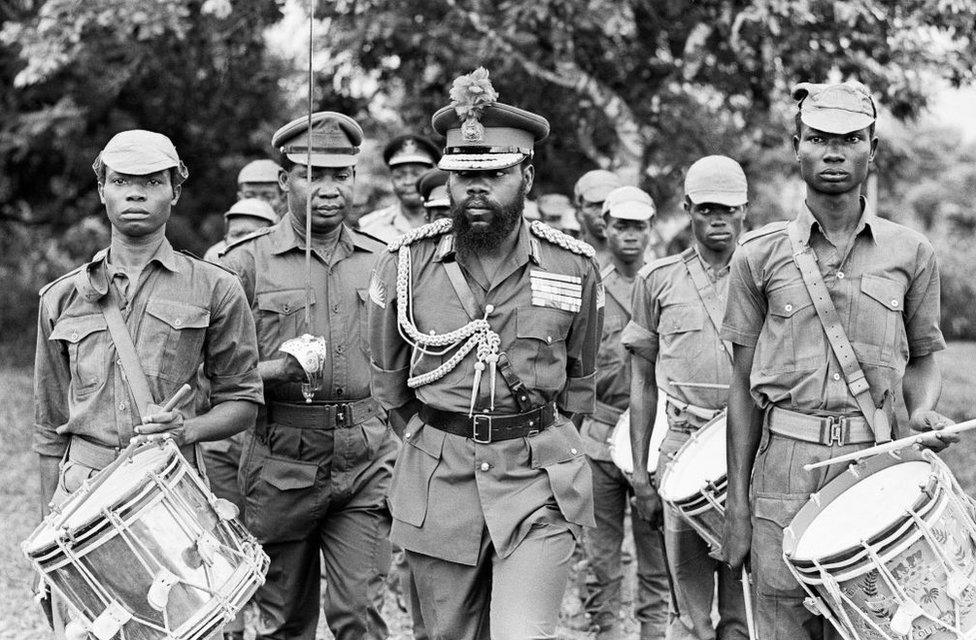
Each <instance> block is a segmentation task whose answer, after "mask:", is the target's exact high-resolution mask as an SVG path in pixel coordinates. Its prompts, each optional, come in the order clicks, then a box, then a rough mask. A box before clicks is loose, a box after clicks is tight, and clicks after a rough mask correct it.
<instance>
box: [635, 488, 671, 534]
mask: <svg viewBox="0 0 976 640" xmlns="http://www.w3.org/2000/svg"><path fill="white" fill-rule="evenodd" d="M631 505H632V506H633V507H634V508H635V509H637V515H638V516H640V518H641V520H646V521H647V522H650V523H651V524H652V525H654V526H657V525H658V524H660V522H661V517H662V514H663V511H664V508H663V505H662V504H661V496H659V495H658V493H657V489H655V488H654V485H652V484H650V483H647V484H645V483H640V484H635V485H634V497H633V499H632V500H631Z"/></svg>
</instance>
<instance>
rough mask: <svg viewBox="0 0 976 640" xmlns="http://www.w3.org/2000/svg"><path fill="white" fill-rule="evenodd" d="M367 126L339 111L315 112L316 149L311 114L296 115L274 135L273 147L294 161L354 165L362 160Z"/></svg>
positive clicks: (313, 115)
mask: <svg viewBox="0 0 976 640" xmlns="http://www.w3.org/2000/svg"><path fill="white" fill-rule="evenodd" d="M362 142H363V129H362V127H360V126H359V124H358V123H357V122H356V121H355V120H353V119H352V118H350V117H349V116H347V115H345V114H342V113H338V112H336V111H317V112H315V113H313V114H312V148H311V154H309V148H308V116H301V117H298V118H295V119H294V120H292V121H291V122H289V123H288V124H286V125H285V126H283V127H281V128H280V129H278V130H277V131H275V132H274V135H273V136H271V146H272V147H274V148H275V149H277V150H278V152H279V153H281V154H282V155H284V156H285V157H286V158H288V159H289V160H291V161H292V162H294V163H295V164H300V165H305V164H307V163H308V162H309V158H311V163H312V166H313V167H353V166H355V165H356V162H357V160H358V159H359V145H360V144H362Z"/></svg>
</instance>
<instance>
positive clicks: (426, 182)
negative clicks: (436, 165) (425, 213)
mask: <svg viewBox="0 0 976 640" xmlns="http://www.w3.org/2000/svg"><path fill="white" fill-rule="evenodd" d="M448 175H449V174H448V173H447V171H443V170H441V169H431V170H430V171H427V172H426V173H424V175H422V176H420V178H419V179H418V180H417V191H418V192H420V197H421V198H423V199H424V206H425V207H427V208H430V207H449V206H451V201H450V198H448V196H447V178H448Z"/></svg>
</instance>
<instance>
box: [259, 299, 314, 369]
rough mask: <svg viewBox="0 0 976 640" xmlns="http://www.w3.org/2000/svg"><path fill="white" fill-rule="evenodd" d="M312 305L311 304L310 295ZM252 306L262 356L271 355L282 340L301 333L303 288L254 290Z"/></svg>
mask: <svg viewBox="0 0 976 640" xmlns="http://www.w3.org/2000/svg"><path fill="white" fill-rule="evenodd" d="M312 304H313V305H314V304H315V295H314V294H312ZM255 305H256V306H257V313H256V314H255V317H254V324H255V329H256V330H257V336H258V346H259V348H260V349H261V355H262V356H263V357H269V356H271V355H272V354H274V353H275V352H276V351H277V349H278V347H280V346H281V343H282V342H284V341H285V340H287V339H289V338H294V337H295V336H298V335H301V334H302V333H304V321H305V314H304V310H305V289H286V290H284V291H266V292H264V293H258V294H256V295H255Z"/></svg>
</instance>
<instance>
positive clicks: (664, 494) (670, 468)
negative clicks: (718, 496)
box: [658, 409, 728, 504]
mask: <svg viewBox="0 0 976 640" xmlns="http://www.w3.org/2000/svg"><path fill="white" fill-rule="evenodd" d="M727 417H728V410H726V409H723V410H722V412H721V413H719V414H718V415H717V416H715V417H714V418H712V419H711V420H709V421H708V422H706V423H705V424H703V425H702V426H700V427H699V428H698V429H696V430H695V432H694V433H692V434H691V435H690V436H689V437H688V439H687V440H686V441H685V443H684V444H682V445H681V447H679V448H678V450H677V451H675V453H674V457H673V458H672V459H671V460H668V463H667V464H666V465H664V471H663V472H662V473H661V484H660V486H659V488H658V493H660V494H661V499H662V500H664V501H667V502H671V503H673V504H679V503H682V502H686V501H689V500H694V499H696V498H697V497H698V496H701V495H703V494H702V492H701V489H697V490H695V491H694V492H693V493H690V494H687V495H683V496H670V495H668V494H669V493H670V492H669V491H668V490H667V483H668V477H669V476H670V475H671V474H672V473H673V472H674V463H675V461H676V460H678V459H679V458H681V454H682V453H684V451H685V449H688V448H690V447H692V446H694V444H695V443H696V442H697V441H698V440H699V439H700V438H701V435H700V434H702V433H704V432H705V431H706V430H708V429H711V428H713V427H714V425H715V424H717V423H718V422H719V421H720V420H722V419H725V418H727ZM726 428H728V422H726ZM723 477H724V478H725V479H726V481H727V480H728V465H727V464H726V470H725V472H724V473H722V474H720V475H719V476H718V477H717V478H707V479H706V482H712V483H715V484H717V483H718V482H719V481H720V480H721V478H723Z"/></svg>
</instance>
